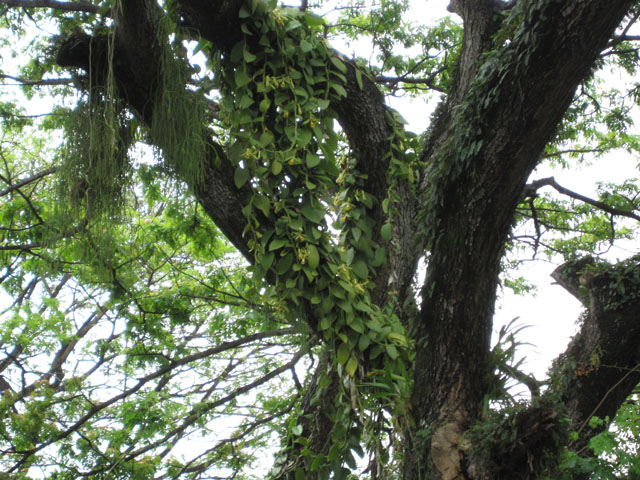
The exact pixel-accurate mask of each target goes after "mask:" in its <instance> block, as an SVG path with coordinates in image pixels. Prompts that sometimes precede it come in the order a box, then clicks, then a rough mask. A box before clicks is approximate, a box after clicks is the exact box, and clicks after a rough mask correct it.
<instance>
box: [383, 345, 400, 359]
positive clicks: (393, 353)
mask: <svg viewBox="0 0 640 480" xmlns="http://www.w3.org/2000/svg"><path fill="white" fill-rule="evenodd" d="M386 349H387V355H389V358H390V359H391V360H395V359H396V358H398V357H399V356H400V354H399V353H398V349H397V348H396V347H395V346H394V345H390V344H389V345H387V346H386Z"/></svg>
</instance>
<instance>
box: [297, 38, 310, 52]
mask: <svg viewBox="0 0 640 480" xmlns="http://www.w3.org/2000/svg"><path fill="white" fill-rule="evenodd" d="M312 49H313V45H311V43H310V42H308V41H307V40H306V39H304V38H303V39H302V40H300V50H302V52H303V53H308V52H310V51H311V50H312Z"/></svg>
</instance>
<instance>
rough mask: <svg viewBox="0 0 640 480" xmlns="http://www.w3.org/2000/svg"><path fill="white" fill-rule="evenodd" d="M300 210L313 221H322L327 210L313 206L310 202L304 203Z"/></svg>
mask: <svg viewBox="0 0 640 480" xmlns="http://www.w3.org/2000/svg"><path fill="white" fill-rule="evenodd" d="M300 212H301V213H302V215H304V216H305V217H306V218H307V219H308V220H311V221H312V222H313V223H321V222H322V219H323V218H324V216H325V211H324V210H320V209H319V208H313V207H312V206H311V205H309V204H308V203H307V204H306V205H304V206H303V207H302V208H301V209H300Z"/></svg>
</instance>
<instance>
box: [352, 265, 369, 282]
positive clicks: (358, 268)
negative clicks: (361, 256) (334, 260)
mask: <svg viewBox="0 0 640 480" xmlns="http://www.w3.org/2000/svg"><path fill="white" fill-rule="evenodd" d="M351 269H352V270H353V273H355V274H356V275H357V276H358V277H359V278H360V279H362V280H365V279H366V278H367V277H368V276H369V268H368V267H367V264H366V263H365V261H364V260H358V261H357V262H356V263H354V264H353V266H352V267H351Z"/></svg>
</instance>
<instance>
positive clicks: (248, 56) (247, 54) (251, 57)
mask: <svg viewBox="0 0 640 480" xmlns="http://www.w3.org/2000/svg"><path fill="white" fill-rule="evenodd" d="M242 57H243V58H244V61H245V62H247V63H251V62H253V61H254V60H255V59H256V58H258V57H256V56H255V55H254V54H253V53H251V52H250V51H249V50H248V49H247V46H246V45H245V47H244V50H243V51H242Z"/></svg>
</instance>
